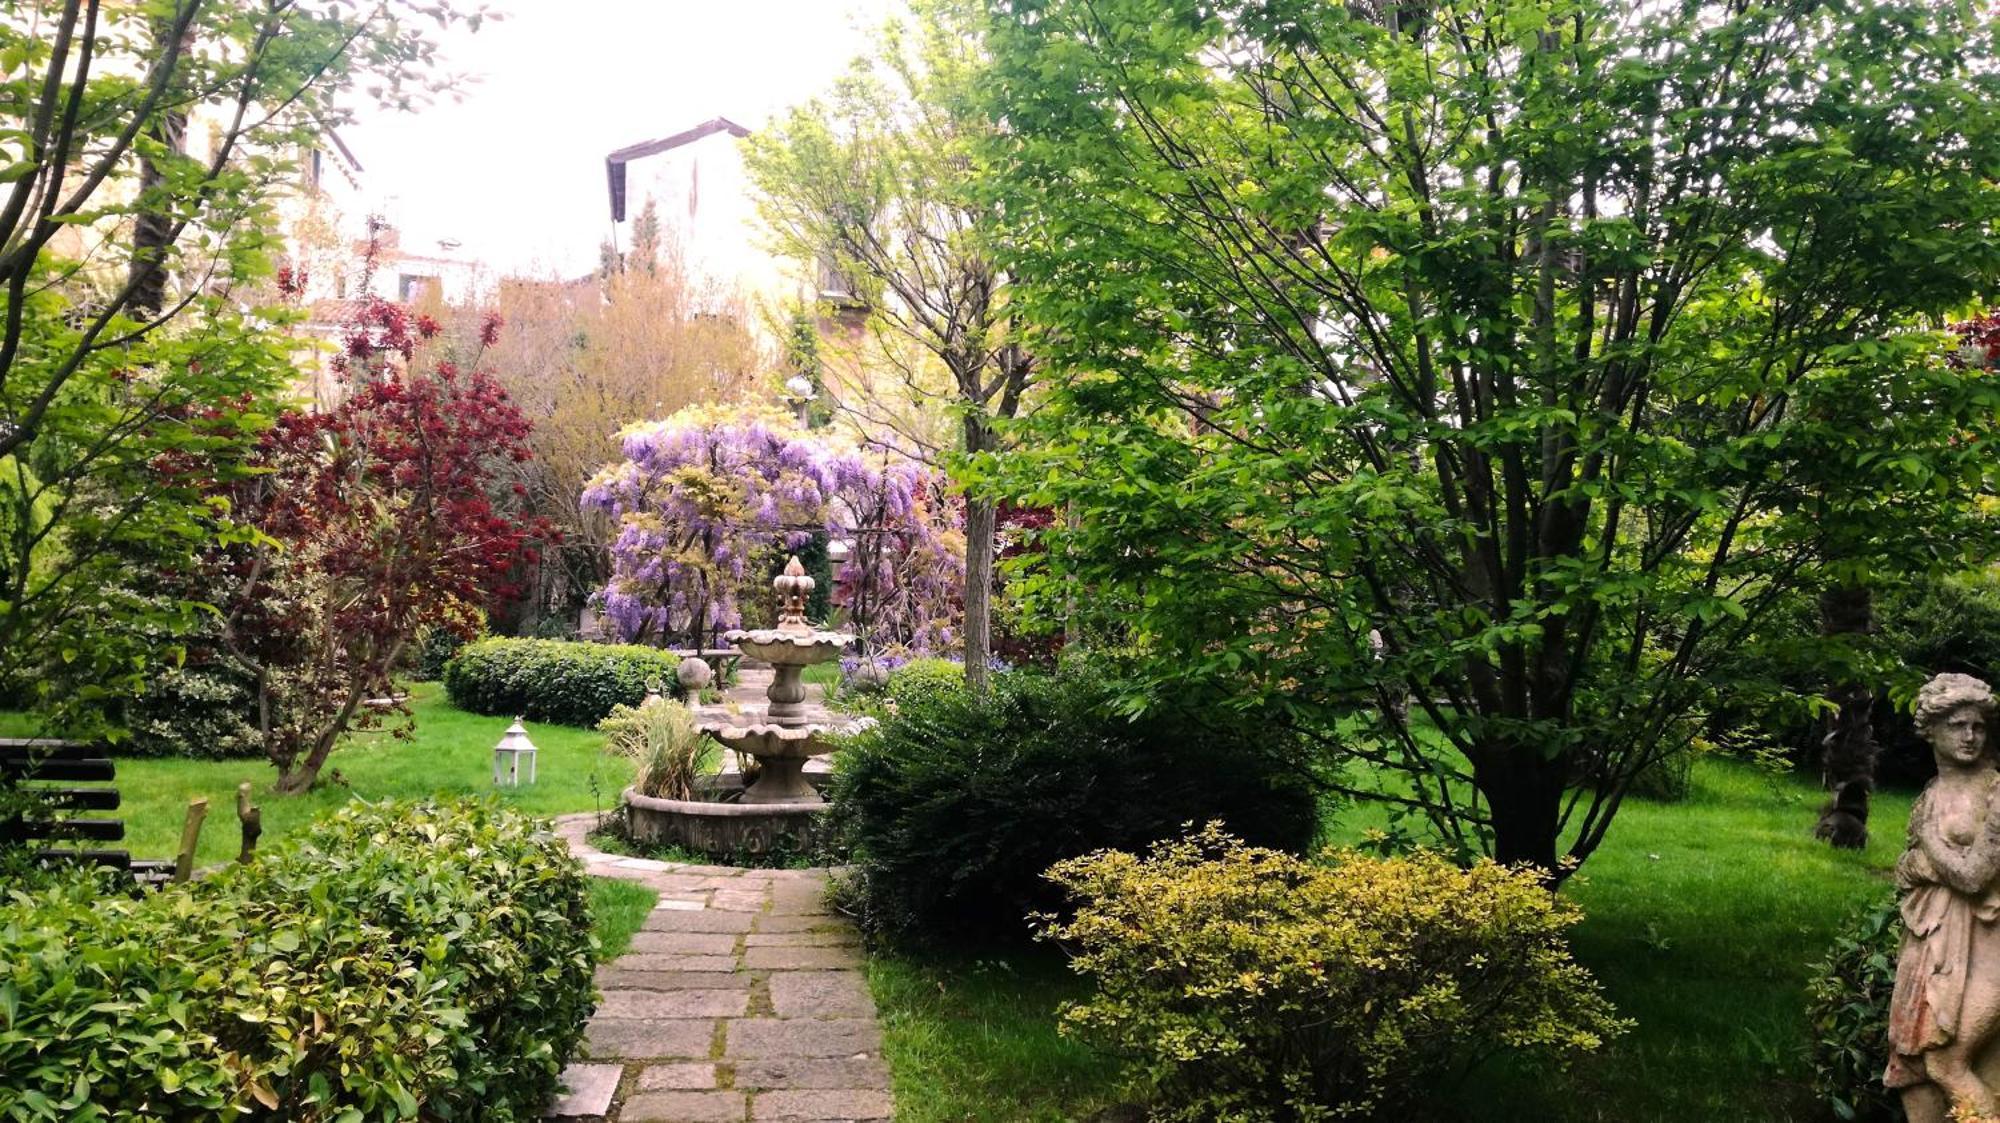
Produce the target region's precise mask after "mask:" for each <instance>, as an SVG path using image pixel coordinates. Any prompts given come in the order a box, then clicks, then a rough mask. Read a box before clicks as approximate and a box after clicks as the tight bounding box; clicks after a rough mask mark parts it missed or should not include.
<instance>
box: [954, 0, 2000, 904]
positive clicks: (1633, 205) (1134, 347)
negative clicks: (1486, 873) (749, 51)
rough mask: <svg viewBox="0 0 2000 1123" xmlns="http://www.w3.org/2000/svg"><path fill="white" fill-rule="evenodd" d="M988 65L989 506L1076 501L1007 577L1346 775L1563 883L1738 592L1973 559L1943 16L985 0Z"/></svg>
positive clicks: (1988, 138) (1989, 65) (1547, 2)
mask: <svg viewBox="0 0 2000 1123" xmlns="http://www.w3.org/2000/svg"><path fill="white" fill-rule="evenodd" d="M989 43H990V45H991V47H992V50H993V55H994V58H995V60H996V64H997V66H996V73H995V74H994V76H993V87H992V90H993V95H994V97H995V99H996V102H997V108H996V110H995V112H996V113H998V114H999V115H1000V117H1001V119H1004V120H1005V122H1006V124H1007V129H1006V131H1005V133H1004V135H1003V136H1002V138H1001V142H1002V147H1003V151H1002V153H1001V159H1000V160H999V162H998V163H997V165H996V166H997V167H998V168H999V173H1000V176H1001V180H1002V182H1001V183H1000V184H999V194H1000V201H1001V210H1002V212H1003V213H1004V215H1005V218H1006V224H1007V230H1006V237H1005V241H1004V244H1006V245H1007V246H1008V248H1009V255H1008V257H1007V258H1006V259H1005V261H1004V263H1003V264H1004V265H1005V267H1006V268H1008V269H1009V270H1011V271H1012V274H1013V275H1014V276H1015V277H1016V278H1019V280H1018V281H1017V286H1016V293H1015V300H1016V302H1017V306H1018V307H1020V308H1022V309H1025V314H1026V315H1027V316H1029V317H1030V318H1031V319H1032V320H1033V321H1034V322H1035V323H1036V325H1037V326H1038V328H1039V330H1040V334H1039V335H1038V336H1037V337H1035V339H1034V341H1033V343H1034V346H1035V347H1036V349H1037V350H1038V352H1040V353H1041V354H1042V355H1043V357H1044V359H1045V361H1047V362H1049V363H1050V364H1051V367H1052V369H1055V370H1059V371H1060V372H1061V374H1060V377H1059V378H1057V379H1055V381H1054V382H1053V384H1052V387H1051V398H1052V401H1051V402H1050V403H1049V405H1048V406H1047V407H1045V408H1044V409H1043V410H1042V411H1041V414H1040V416H1039V417H1038V418H1037V420H1036V426H1035V434H1034V435H1035V438H1036V439H1035V440H1031V441H1029V442H1027V443H1026V445H1025V448H1026V450H1027V451H1025V452H1024V453H1023V454H1021V455H1020V456H1017V457H1016V458H1015V459H1014V463H1013V466H1012V467H1011V468H1009V467H1008V466H1007V465H1005V464H1004V463H1003V465H1002V469H1001V470H1002V472H1003V473H1004V476H1005V478H1004V480H1003V482H1002V484H1001V488H1002V489H1004V490H1006V491H1008V492H1011V493H1012V494H1014V495H1016V496H1018V497H1021V498H1023V499H1025V500H1027V501H1031V502H1037V503H1044V504H1066V505H1068V506H1069V508H1070V510H1071V511H1072V512H1073V513H1074V515H1075V518H1074V519H1073V520H1072V522H1071V523H1070V525H1068V526H1058V527H1055V528H1053V529H1052V530H1051V531H1050V543H1049V546H1050V548H1049V550H1048V552H1047V554H1046V555H1044V556H1045V557H1046V558H1047V566H1046V569H1045V571H1044V573H1043V574H1042V576H1041V578H1040V583H1039V588H1038V595H1039V596H1040V597H1041V598H1042V601H1043V603H1044V604H1045V605H1048V606H1050V607H1051V608H1052V609H1053V608H1054V607H1055V606H1058V605H1060V604H1062V603H1064V602H1065V601H1067V600H1069V599H1070V598H1071V597H1072V596H1074V600H1075V603H1077V604H1079V605H1082V606H1085V607H1094V608H1096V609H1097V610H1098V611H1099V612H1100V613H1101V615H1102V620H1101V624H1102V626H1104V627H1106V628H1107V629H1112V630H1114V633H1115V634H1122V635H1125V636H1126V637H1128V638H1129V640H1130V642H1131V643H1132V645H1133V646H1134V647H1135V648H1136V649H1137V650H1138V651H1139V652H1140V653H1142V655H1144V656H1146V657H1148V658H1149V661H1150V675H1151V677H1153V678H1154V679H1156V680H1159V681H1165V682H1168V683H1171V682H1173V681H1175V680H1176V679H1180V678H1204V677H1211V676H1221V675H1226V676H1229V677H1230V678H1231V679H1232V680H1233V681H1236V682H1240V683H1241V684H1243V689H1244V692H1245V693H1246V695H1249V696H1250V698H1249V700H1250V701H1255V702H1262V701H1265V700H1270V699H1275V700H1277V701H1279V702H1281V703H1282V704H1284V705H1286V706H1289V707H1290V709H1291V711H1292V713H1293V714H1294V716H1295V717H1296V718H1297V719H1298V720H1299V721H1300V722H1301V724H1303V725H1304V726H1306V727H1307V728H1308V729H1311V730H1314V731H1316V733H1317V735H1318V736H1319V737H1320V738H1321V739H1322V741H1323V742H1324V743H1325V745H1326V747H1327V748H1328V749H1329V750H1330V751H1331V752H1332V753H1333V754H1335V757H1336V759H1338V760H1340V761H1342V762H1344V763H1346V764H1347V765H1348V768H1347V771H1346V777H1347V780H1346V784H1347V787H1348V789H1349V791H1350V792H1351V793H1352V794H1354V795H1356V796H1360V797H1365V798H1370V799H1378V800H1383V801H1387V802H1389V803H1390V804H1392V805H1393V806H1395V807H1396V808H1397V809H1398V810H1399V812H1401V813H1402V814H1403V815H1404V816H1414V817H1415V820H1414V821H1415V822H1416V823H1417V824H1419V825H1422V824H1427V825H1428V827H1429V828H1430V829H1432V830H1434V831H1435V832H1436V833H1438V834H1441V835H1442V836H1443V837H1444V838H1445V839H1446V840H1448V841H1449V842H1451V843H1453V844H1455V845H1457V846H1460V847H1462V848H1463V849H1464V850H1466V851H1468V852H1477V851H1482V850H1483V851H1485V852H1489V853H1491V854H1493V855H1494V856H1495V857H1497V858H1499V859H1501V860H1503V861H1508V862H1516V861H1525V862H1529V863H1533V864H1535V865H1537V866H1539V867H1541V868H1543V869H1544V870H1547V871H1549V872H1550V874H1551V876H1555V877H1560V876H1562V875H1563V873H1564V872H1566V871H1567V870H1568V869H1569V868H1572V867H1571V864H1570V863H1571V862H1572V861H1580V860H1582V859H1584V858H1585V857H1587V856H1588V855H1589V854H1590V853H1591V852H1592V851H1593V850H1595V848H1596V847H1597V846H1598V845H1599V843H1600V842H1601V841H1602V840H1603V838H1604V837H1605V832H1606V830H1607V829H1608V828H1609V826H1610V824H1611V822H1612V819H1613V817H1614V816H1615V814H1616V812H1617V810H1618V807H1619V804H1620V801H1621V800H1622V799H1623V797H1624V795H1625V792H1626V790H1627V786H1628V784H1629V783H1630V781H1631V779H1632V778H1633V777H1634V776H1635V775H1637V774H1638V773H1639V772H1641V771H1642V770H1644V769H1645V768H1646V767H1648V766H1650V765H1651V764H1653V763H1654V762H1656V761H1658V760H1660V759H1661V758H1662V757H1663V755H1664V754H1666V753H1669V752H1671V751H1674V750H1676V749H1678V748H1681V747H1682V746H1684V745H1685V744H1686V743H1687V742H1688V741H1689V740H1690V739H1691V738H1692V737H1693V736H1694V735H1695V733H1696V732H1697V730H1698V729H1699V727H1700V719H1701V716H1702V714H1703V713H1704V711H1705V710H1706V709H1707V708H1709V707H1710V706H1711V705H1713V704H1714V702H1715V700H1716V697H1717V693H1718V691H1723V690H1727V689H1728V687H1729V684H1728V682H1727V681H1726V675H1725V674H1724V673H1723V670H1724V668H1726V666H1727V662H1726V660H1725V658H1724V657H1725V656H1726V655H1727V653H1728V652H1729V651H1730V650H1731V647H1732V645H1734V644H1736V643H1737V642H1739V640H1740V639H1741V638H1742V637H1743V636H1745V635H1746V634H1748V633H1749V632H1750V631H1751V630H1752V629H1754V628H1755V626H1756V624H1757V622H1758V620H1759V618H1760V616H1761V615H1762V614H1763V613H1765V612H1766V611H1767V610H1768V609H1769V607H1770V606H1771V605H1772V604H1774V603H1776V602H1777V601H1779V600H1780V599H1781V598H1783V597H1784V596H1785V595H1786V594H1787V593H1790V592H1794V591H1800V590H1808V591H1809V590H1812V589H1816V588H1819V587H1823V586H1826V585H1831V584H1838V583H1840V582H1849V583H1852V581H1853V580H1855V579H1857V578H1860V577H1864V576H1866V575H1867V574H1870V573H1874V572H1893V571H1901V570H1906V569H1943V568H1951V567H1954V566H1957V565H1962V564H1963V563H1964V562H1965V561H1967V560H1969V559H1970V558H1974V557H1979V556H1981V555H1983V554H1985V553H1986V552H1987V551H1989V550H1990V543H1988V542H1986V540H1985V538H1984V533H1985V531H1984V528H1983V527H1982V525H1981V524H1980V522H1979V520H1978V519H1976V518H1974V517H1972V511H1973V508H1974V504H1975V498H1976V496H1977V495H1978V494H1979V493H1980V492H1982V491H1983V490H1984V489H1985V488H1986V484H1987V480H1986V471H1987V468H1988V466H1989V465H1990V464H1991V463H1992V461H1993V457H1994V452H1995V450H1994V448H1993V434H1994V432H1995V428H1994V421H1995V413H1996V407H2000V392H1996V387H1995V385H1994V380H1993V379H1991V378H1990V377H1986V376H1985V375H1983V374H1981V373H1976V372H1972V373H1969V372H1966V371H1961V370H1956V369H1953V367H1952V366H1951V364H1950V363H1948V362H1947V361H1946V356H1947V355H1948V354H1949V351H1950V346H1949V345H1948V344H1947V343H1945V341H1944V340H1943V339H1942V338H1941V336H1940V335H1939V334H1938V333H1935V332H1930V331H1925V330H1922V329H1923V328H1924V327H1925V326H1926V325H1935V324H1937V323H1940V322H1942V318H1943V317H1945V316H1947V315H1949V314H1951V313H1953V312H1955V311H1958V310H1961V309H1963V308H1965V307H1966V306H1967V305H1968V304H1969V303H1970V302H1972V301H1973V300H1974V299H1975V298H1977V297H1978V296H1980V295H1981V294H1982V292H1983V291H1984V290H1986V289H1988V288H1989V287H1990V286H1991V282H1992V279H1993V278H1994V277H1995V276H1996V271H2000V252H1997V251H2000V242H1996V237H1995V226H1994V223H1995V219H1996V218H2000V189H1996V187H1995V186H1994V184H1993V182H1992V179H1991V176H1992V174H1993V173H1994V172H1995V171H1996V169H2000V101H1996V98H1995V95H1996V93H2000V68H1996V66H1995V62H1996V58H1995V54H1994V44H1993V42H1992V29H1991V26H1990V24H1989V23H1988V22H1987V21H1986V20H1985V18H1984V17H1983V16H1981V15H1979V14H1978V13H1976V12H1975V10H1974V6H1973V5H1971V4H1969V3H1956V2H1946V3H1930V2H1928V0H1840V2H1835V3H1824V4H1813V5H1800V4H1792V3H1777V2H1767V0H1730V2H1722V0H1713V2H1711V0H1685V2H1682V3H1678V4H1671V5H1645V6H1643V10H1641V9H1638V8H1634V6H1632V5H1630V4H1628V3H1624V2H1621V0H1435V2H1429V3H1400V4H1327V3H1321V2H1318V0H1204V2H1199V3H1197V2H1194V0H1177V2H1173V3H1168V4H1164V5H1162V4H1160V3H1156V2H1153V0H1003V2H1002V3H1000V4H999V5H998V8H997V20H996V25H995V27H994V29H993V31H992V33H991V36H990V38H989ZM1072 582H1074V584H1072ZM1078 589H1081V590H1086V591H1087V592H1088V595H1076V591H1077V590H1078ZM1371 632H1374V633H1376V634H1378V635H1379V637H1380V642H1379V645H1376V644H1371V643H1370V633H1371ZM1405 696H1407V698H1408V701H1409V708H1408V716H1407V718H1406V717H1405V716H1404V712H1403V710H1402V709H1401V707H1400V706H1399V705H1398V703H1399V702H1400V700H1401V699H1403V698H1404V697H1405ZM1357 714H1367V715H1369V719H1368V721H1369V722H1370V723H1372V725H1370V726H1369V727H1368V728H1365V729H1364V728H1361V726H1362V725H1363V724H1366V723H1361V722H1356V721H1352V720H1349V721H1346V722H1343V719H1348V718H1351V717H1352V716H1353V715H1357ZM1407 821H1408V820H1399V822H1407ZM1566 859H1567V860H1566Z"/></svg>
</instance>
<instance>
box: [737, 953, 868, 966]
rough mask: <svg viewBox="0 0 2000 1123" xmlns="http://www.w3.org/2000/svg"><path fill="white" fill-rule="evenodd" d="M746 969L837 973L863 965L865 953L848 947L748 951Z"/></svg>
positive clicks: (744, 956) (744, 958) (745, 957)
mask: <svg viewBox="0 0 2000 1123" xmlns="http://www.w3.org/2000/svg"><path fill="white" fill-rule="evenodd" d="M743 966H745V967H748V968H750V969H751V970H753V971H773V970H789V971H833V970H853V969H856V968H859V967H860V966H861V952H860V951H859V950H858V949H855V948H851V947H846V948H840V947H835V948H798V947H792V948H744V949H743Z"/></svg>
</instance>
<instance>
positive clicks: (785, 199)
mask: <svg viewBox="0 0 2000 1123" xmlns="http://www.w3.org/2000/svg"><path fill="white" fill-rule="evenodd" d="M912 9H913V14H914V15H915V17H916V18H915V19H913V20H911V21H908V22H903V21H896V22H892V23H890V24H889V25H888V26H887V27H886V28H884V30H883V32H882V34H881V39H880V42H879V49H878V50H877V51H875V52H874V53H873V54H872V55H871V56H870V57H868V58H864V59H860V60H857V61H856V63H855V66H854V69H853V72H852V73H851V74H849V75H848V76H847V77H845V78H844V79H843V80H842V81H840V82H839V83H837V84H836V85H835V87H834V88H833V90H832V91H831V92H830V93H829V94H828V96H827V97H826V98H824V99H815V100H813V101H811V102H809V103H808V104H806V105H804V106H801V107H799V108H797V109H794V110H793V111H792V112H791V113H790V114H788V115H786V116H784V117H782V118H780V119H779V120H777V121H775V122H774V123H773V124H772V125H771V127H770V128H769V129H768V130H766V131H765V132H763V133H761V134H759V135H758V136H756V137H754V138H753V139H752V141H751V142H750V148H749V156H748V167H749V170H750V174H751V177H752V179H753V180H754V181H755V182H756V185H757V190H758V192H759V195H760V203H759V209H760V211H761V212H762V214H763V216H764V218H765V221H766V222H767V223H768V224H769V226H770V229H771V231H772V234H773V237H774V240H775V242H776V244H777V246H778V247H779V248H780V249H781V250H782V251H783V252H785V253H786V254H788V255H789V256H791V257H794V258H797V259H799V260H800V261H804V262H808V263H811V264H812V265H813V266H815V267H818V268H821V269H823V270H824V271H825V278H826V284H827V285H828V286H831V287H834V288H838V289H842V290H851V291H848V292H847V293H846V295H849V296H852V297H854V298H857V299H858V300H859V301H860V302H861V303H862V304H864V305H865V306H866V307H867V308H868V310H869V314H870V320H871V323H872V325H873V328H874V330H875V331H876V332H877V333H878V334H877V340H878V342H880V343H881V344H883V345H882V346H879V347H877V348H876V349H875V351H874V354H873V355H872V356H871V358H872V359H874V360H877V361H880V362H883V363H885V364H888V365H890V366H891V367H899V368H903V369H904V372H905V377H904V379H903V383H904V386H905V388H907V389H908V391H909V392H910V393H912V394H913V395H916V396H918V397H928V396H931V395H932V394H933V393H934V391H933V390H932V389H931V387H932V386H933V385H934V384H933V382H932V381H931V380H930V379H929V378H927V377H926V376H924V375H923V374H922V373H920V372H916V371H913V370H910V369H909V356H910V348H912V347H914V348H915V349H916V350H917V352H919V353H920V354H923V355H925V356H927V357H928V358H930V359H931V360H933V361H935V362H936V363H937V364H939V365H941V366H942V367H943V368H944V372H945V375H946V377H945V379H944V380H943V383H944V387H945V392H944V393H943V394H941V395H936V397H939V398H942V399H943V401H942V402H939V403H938V404H941V405H944V406H946V407H947V408H949V409H950V410H951V411H952V412H953V413H954V414H955V415H956V416H957V418H958V422H959V430H960V434H959V435H960V450H961V451H963V452H965V453H971V454H981V453H990V452H992V451H994V450H996V449H998V448H999V442H998V438H997V436H996V434H995V429H994V422H995V420H996V419H1005V418H1011V417H1013V416H1015V414H1016V413H1017V412H1018V411H1019V410H1020V409H1021V406H1022V404H1023V402H1024V396H1025V394H1026V392H1027V390H1028V388H1029V386H1030V383H1031V380H1032V374H1033V369H1034V362H1033V359H1032V357H1031V356H1030V355H1029V354H1028V353H1027V352H1026V351H1024V350H1023V349H1022V348H1021V347H1020V346H1019V344H1018V342H1017V341H1016V340H1015V339H1014V338H1013V336H1012V334H1011V333H1010V332H1009V330H1008V325H1009V323H1010V316H1011V313H1010V311H1009V307H1008V302H1007V298H1006V289H1007V286H1008V281H1009V278H1008V274H1007V271H1006V270H1005V269H1002V268H1000V267H999V266H998V265H996V263H995V261H994V258H993V256H992V253H991V247H990V245H989V241H990V238H991V235H992V232H993V228H994V223H995V220H996V219H997V218H998V217H999V216H998V212H997V210H996V209H995V208H994V205H993V200H992V199H991V198H990V197H988V196H986V195H984V194H983V193H982V191H981V189H980V185H981V184H982V183H983V182H984V179H985V168H984V163H983V155H984V153H985V151H986V147H985V144H984V141H985V139H986V138H987V137H988V135H989V134H990V133H991V131H992V126H991V124H990V122H989V121H988V120H987V118H986V117H985V116H984V114H983V113H982V111H981V108H980V105H979V102H978V94H979V91H980V89H981V87H982V85H983V82H984V80H985V79H984V75H985V73H986V67H987V65H988V60H987V56H986V50H985V44H984V37H983V34H982V31H983V28H982V24H981V21H980V18H979V9H978V5H977V3H976V2H974V0H919V2H918V3H915V4H913V5H912ZM845 405H846V408H848V409H849V410H850V411H851V412H854V413H857V414H858V416H859V417H860V419H861V421H862V422H863V423H864V425H875V424H880V423H882V422H885V421H888V422H891V423H893V421H894V418H895V411H893V410H885V409H883V408H881V407H880V405H879V404H878V403H875V402H872V401H868V400H865V399H863V400H855V401H849V402H846V403H845ZM897 435H898V436H900V437H902V438H904V440H903V441H902V442H901V443H902V446H903V447H904V449H905V450H906V451H913V449H912V448H911V446H912V445H915V446H917V447H921V446H922V440H921V438H916V439H914V440H913V439H911V438H912V436H913V435H912V434H911V433H909V432H908V431H907V430H904V431H901V432H899V433H898V434H897ZM996 513H997V508H996V507H995V505H994V503H993V501H992V500H991V499H990V498H988V497H984V496H973V497H971V499H970V500H969V501H968V502H967V504H966V513H965V548H966V553H965V594H964V602H965V667H966V678H967V681H968V682H971V683H973V684H974V685H975V686H976V685H979V684H981V683H983V682H984V681H985V675H986V664H987V658H988V656H989V655H990V654H991V650H992V632H991V607H990V602H991V591H992V586H993V558H994V524H995V517H996Z"/></svg>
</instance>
